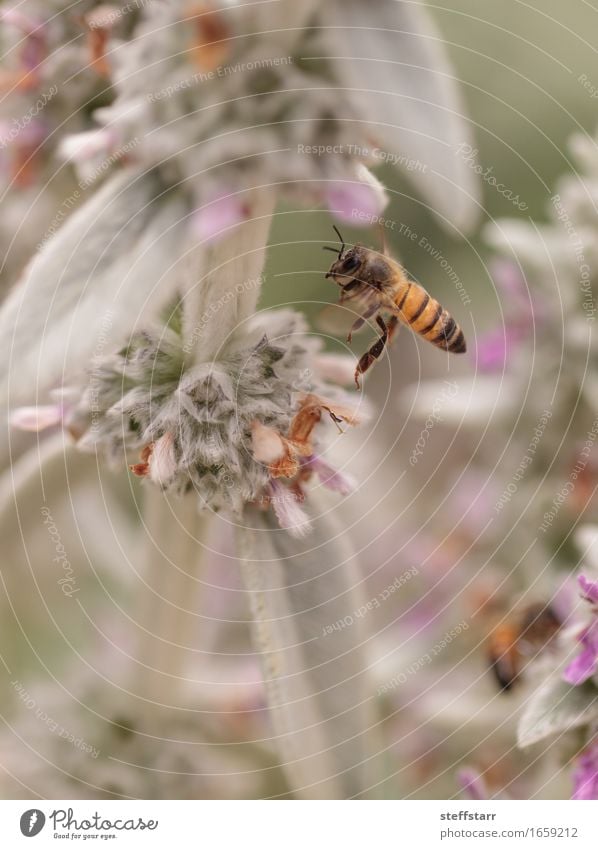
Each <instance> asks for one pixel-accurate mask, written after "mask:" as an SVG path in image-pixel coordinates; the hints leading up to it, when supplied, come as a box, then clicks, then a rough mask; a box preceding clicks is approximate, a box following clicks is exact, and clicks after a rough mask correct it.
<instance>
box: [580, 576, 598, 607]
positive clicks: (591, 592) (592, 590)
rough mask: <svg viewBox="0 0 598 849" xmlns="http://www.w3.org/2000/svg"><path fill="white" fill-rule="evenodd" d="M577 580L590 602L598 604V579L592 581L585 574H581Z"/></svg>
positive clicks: (583, 594)
mask: <svg viewBox="0 0 598 849" xmlns="http://www.w3.org/2000/svg"><path fill="white" fill-rule="evenodd" d="M577 580H578V583H579V586H580V588H581V593H582V596H583V597H584V598H585V600H586V601H589V602H590V604H598V581H590V579H589V578H586V576H585V575H580V576H579V578H578V579H577Z"/></svg>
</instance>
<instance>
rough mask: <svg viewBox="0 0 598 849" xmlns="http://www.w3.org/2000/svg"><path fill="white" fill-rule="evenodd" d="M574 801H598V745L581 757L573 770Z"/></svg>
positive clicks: (587, 750)
mask: <svg viewBox="0 0 598 849" xmlns="http://www.w3.org/2000/svg"><path fill="white" fill-rule="evenodd" d="M572 798H573V799H578V800H590V799H598V744H597V742H596V740H594V742H593V744H590V746H589V747H588V748H587V749H586V750H585V751H584V752H583V753H582V754H581V755H580V756H579V758H578V759H577V763H576V764H575V768H574V770H573V796H572Z"/></svg>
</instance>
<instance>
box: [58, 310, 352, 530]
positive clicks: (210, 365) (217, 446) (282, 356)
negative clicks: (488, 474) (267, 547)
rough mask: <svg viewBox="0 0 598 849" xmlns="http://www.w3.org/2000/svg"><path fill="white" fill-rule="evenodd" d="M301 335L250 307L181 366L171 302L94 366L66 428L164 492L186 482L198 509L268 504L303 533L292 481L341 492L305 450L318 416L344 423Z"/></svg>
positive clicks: (298, 493) (292, 323) (292, 316)
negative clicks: (214, 353) (163, 321)
mask: <svg viewBox="0 0 598 849" xmlns="http://www.w3.org/2000/svg"><path fill="white" fill-rule="evenodd" d="M304 331H305V325H304V322H303V319H302V318H301V317H300V316H299V315H298V314H296V313H294V312H291V311H285V310H283V311H275V312H270V313H267V314H262V315H261V316H257V317H253V318H252V319H251V321H250V322H249V323H248V327H247V329H244V330H243V331H239V332H238V333H237V334H236V335H235V336H234V338H232V339H231V341H230V343H227V344H226V345H225V346H224V347H223V349H222V350H221V352H220V354H219V355H218V357H217V359H215V360H214V361H210V362H206V363H200V364H198V365H188V364H187V363H186V360H185V356H184V350H183V348H184V344H183V337H182V330H181V315H180V313H179V311H178V310H174V311H173V312H172V314H171V316H170V320H169V321H168V324H167V325H166V327H161V328H160V329H156V330H144V331H142V332H140V333H138V334H136V335H135V336H133V337H132V339H131V341H130V343H129V345H127V347H126V348H123V349H122V350H120V351H119V352H118V353H116V354H113V355H110V356H106V357H101V358H100V359H99V360H98V361H97V362H96V363H95V367H94V368H93V370H92V373H91V376H90V378H89V382H88V383H87V385H86V387H85V389H84V391H83V395H82V399H81V401H80V403H78V404H77V406H76V407H75V408H74V409H73V410H72V411H71V412H70V413H69V414H68V416H67V417H66V424H67V426H68V428H69V430H70V431H71V432H72V433H74V434H76V436H77V437H78V446H79V447H80V448H82V449H83V450H98V451H101V452H102V453H104V454H106V455H107V456H108V458H109V459H111V460H112V461H113V462H115V463H117V464H120V465H122V463H123V459H126V461H127V462H129V464H130V468H131V471H132V472H133V473H134V474H136V475H138V476H140V477H144V478H148V479H149V480H151V481H152V482H154V483H155V484H158V485H159V486H161V487H162V488H164V489H168V490H172V491H174V492H177V493H185V492H189V491H192V490H193V491H195V493H196V494H197V498H198V501H199V505H200V507H207V508H210V509H212V510H215V511H218V510H229V511H232V513H233V514H235V515H239V514H240V513H241V511H242V509H243V506H244V505H245V504H247V503H249V502H256V501H257V502H259V503H260V504H261V505H263V506H264V507H268V506H269V505H270V504H272V506H273V507H274V509H275V512H276V514H277V516H278V518H279V520H280V522H281V524H282V525H283V526H285V527H288V528H289V529H291V530H295V531H297V532H299V531H298V529H299V528H301V529H302V531H300V532H304V531H305V530H307V524H308V523H307V519H306V517H305V516H304V515H303V514H302V512H301V508H300V506H299V504H300V502H301V501H303V498H304V493H303V490H302V488H301V484H302V483H303V482H304V481H306V480H308V479H309V477H310V476H311V474H312V473H314V472H315V473H316V474H318V475H319V476H320V478H321V480H322V482H323V483H324V484H325V485H328V486H329V487H330V488H332V489H336V490H337V491H340V492H341V493H345V494H346V493H347V492H348V491H349V490H350V484H349V482H348V481H347V479H345V478H344V477H342V476H340V475H339V473H338V472H334V470H333V469H331V468H330V467H329V466H328V465H327V464H326V463H325V462H324V461H323V460H322V459H321V458H319V457H318V456H317V455H316V453H315V447H314V446H315V442H314V441H313V431H314V428H315V426H316V425H317V424H318V423H319V422H320V420H321V419H322V418H324V417H326V416H327V417H329V418H330V419H331V420H332V421H333V422H335V423H337V424H338V423H339V422H341V421H345V422H349V423H351V424H353V423H355V421H356V420H355V416H354V414H353V411H352V409H351V408H350V407H348V406H347V402H346V401H345V400H344V399H343V397H342V395H341V394H340V391H339V390H338V389H337V388H334V387H332V386H330V385H327V384H326V383H325V380H324V379H323V378H322V377H318V373H317V370H318V366H319V365H320V366H321V373H324V372H326V370H327V371H328V373H330V368H328V369H326V365H327V363H328V360H327V358H326V356H325V355H324V356H323V357H322V358H321V359H320V357H319V356H318V350H319V345H320V343H319V341H318V340H316V339H314V338H313V337H309V336H308V335H306V334H305V332H304ZM322 370H323V371H322ZM135 455H138V456H137V457H135ZM134 459H136V462H131V461H132V460H134ZM278 478H282V479H284V483H283V482H282V481H279V480H278ZM285 502H287V503H286V504H285Z"/></svg>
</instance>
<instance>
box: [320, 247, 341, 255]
mask: <svg viewBox="0 0 598 849" xmlns="http://www.w3.org/2000/svg"><path fill="white" fill-rule="evenodd" d="M322 250H323V251H332V253H333V254H337V253H338V250H337V249H336V248H331V247H330V245H322Z"/></svg>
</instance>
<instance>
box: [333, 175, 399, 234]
mask: <svg viewBox="0 0 598 849" xmlns="http://www.w3.org/2000/svg"><path fill="white" fill-rule="evenodd" d="M324 194H325V197H326V203H327V205H328V207H329V209H330V212H331V213H332V214H333V215H334V216H335V217H336V218H338V220H339V221H342V222H344V223H346V224H352V225H353V226H354V227H356V226H359V225H360V224H361V226H363V225H364V224H365V225H368V224H374V223H376V221H377V219H378V217H379V216H380V214H381V213H382V212H383V211H384V208H385V207H386V204H387V203H388V198H387V196H386V192H385V191H384V188H383V186H382V184H381V183H379V182H378V180H376V178H375V177H374V176H373V174H370V172H369V171H368V170H367V168H365V166H363V165H360V166H358V168H357V169H356V178H355V180H343V181H338V182H331V183H329V184H328V186H327V187H326V189H325V192H324Z"/></svg>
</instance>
